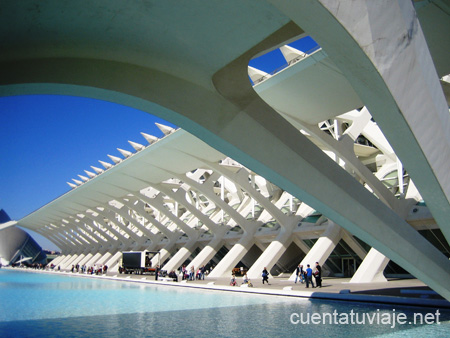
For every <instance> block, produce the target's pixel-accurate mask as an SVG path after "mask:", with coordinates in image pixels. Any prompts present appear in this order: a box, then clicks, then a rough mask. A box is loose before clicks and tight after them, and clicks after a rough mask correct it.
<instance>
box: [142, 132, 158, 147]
mask: <svg viewBox="0 0 450 338" xmlns="http://www.w3.org/2000/svg"><path fill="white" fill-rule="evenodd" d="M141 135H142V136H144V138H145V139H146V140H147V142H148V143H150V144H152V143H155V142H156V141H158V140H159V138H158V137H156V136H153V135H149V134H146V133H141Z"/></svg>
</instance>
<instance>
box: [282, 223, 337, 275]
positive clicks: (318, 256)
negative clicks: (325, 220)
mask: <svg viewBox="0 0 450 338" xmlns="http://www.w3.org/2000/svg"><path fill="white" fill-rule="evenodd" d="M329 222H330V225H329V226H328V229H327V230H326V231H325V232H324V233H323V234H322V236H320V237H319V239H318V240H317V242H316V243H315V244H314V245H313V247H312V248H311V250H309V252H308V253H307V254H306V256H305V258H303V259H302V261H301V262H300V264H302V265H303V267H304V268H306V265H307V264H309V265H311V267H312V266H314V263H315V262H319V264H320V265H323V264H324V263H325V261H326V260H327V258H328V256H330V254H331V252H332V251H333V250H334V248H335V247H336V245H337V244H338V243H339V240H340V239H341V227H340V226H339V225H337V224H335V223H334V222H331V221H329ZM289 280H290V281H294V280H295V272H294V273H293V274H292V275H291V277H289Z"/></svg>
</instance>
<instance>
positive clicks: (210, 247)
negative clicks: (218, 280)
mask: <svg viewBox="0 0 450 338" xmlns="http://www.w3.org/2000/svg"><path fill="white" fill-rule="evenodd" d="M225 231H226V229H225V228H224V229H222V231H220V232H219V231H218V232H217V234H216V235H215V236H214V238H213V239H212V240H211V241H210V242H209V243H208V244H207V245H206V246H205V247H204V248H203V249H202V251H200V252H199V254H198V255H197V256H196V257H195V258H194V259H193V260H192V262H190V263H189V265H188V266H187V269H188V270H189V269H190V268H191V266H194V268H196V269H197V268H198V267H200V266H202V265H205V264H207V263H208V262H209V261H210V260H211V258H213V257H214V255H215V254H216V253H217V251H219V250H220V248H221V247H222V243H223V236H224V234H225Z"/></svg>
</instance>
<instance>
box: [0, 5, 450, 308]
mask: <svg viewBox="0 0 450 338" xmlns="http://www.w3.org/2000/svg"><path fill="white" fill-rule="evenodd" d="M74 13H76V15H75V14H74ZM449 13H450V4H449V1H446V0H431V1H410V0H397V1H370V0H366V1H352V2H348V1H339V0H338V1H336V0H333V1H331V0H311V1H288V0H268V1H259V0H258V1H256V0H255V1H251V0H249V1H226V2H222V1H213V2H211V1H195V2H181V3H180V2H178V1H164V2H159V1H142V2H139V3H136V4H132V5H131V4H130V3H129V2H127V1H121V0H115V1H110V2H108V4H107V6H104V5H101V4H99V3H88V4H80V3H77V2H66V1H56V0H55V1H47V2H45V3H41V2H40V1H36V0H25V1H21V2H16V1H6V2H4V4H2V12H1V14H0V16H1V19H2V20H1V23H0V27H1V28H0V34H1V38H2V41H3V42H2V51H1V52H0V69H1V73H2V77H1V78H0V95H17V94H48V93H51V94H67V95H78V96H87V97H93V98H97V99H103V100H108V101H113V102H117V103H121V104H124V105H128V106H132V107H135V108H138V109H141V110H143V111H147V112H149V113H152V114H154V115H157V116H160V117H162V118H164V119H166V120H169V121H171V122H173V123H174V124H176V125H178V126H180V127H181V128H182V129H183V130H178V131H173V130H170V129H168V128H163V127H162V128H163V129H165V133H166V134H167V136H166V137H164V138H163V139H161V140H155V138H153V137H152V136H150V135H147V134H144V135H143V136H144V137H145V138H146V139H147V141H148V142H149V143H151V145H150V146H148V147H145V146H143V145H141V144H139V143H134V142H133V143H132V146H133V147H134V148H135V149H136V153H134V154H132V153H130V152H127V151H123V150H119V151H120V153H121V156H120V157H119V156H113V155H111V156H110V158H111V162H112V163H106V162H103V163H102V165H103V166H104V168H102V169H100V168H98V167H93V168H92V170H93V171H91V170H89V171H87V172H86V175H84V174H83V175H80V176H79V177H80V180H78V179H77V180H75V181H74V184H73V185H74V187H73V188H74V189H73V190H72V191H71V192H69V193H67V194H65V195H63V196H61V197H60V198H58V199H57V200H55V201H53V202H51V203H50V204H48V205H46V206H44V207H42V208H41V209H39V210H37V211H36V212H34V213H32V214H31V215H29V216H27V217H25V218H23V219H22V220H19V221H18V223H19V224H20V225H21V226H24V227H27V228H30V229H33V230H34V231H37V232H39V233H41V234H42V235H44V236H46V237H47V238H49V239H50V240H52V241H54V242H55V243H57V244H58V245H59V246H60V247H61V249H62V250H63V255H62V256H61V257H60V258H59V259H58V260H57V261H55V262H54V263H55V264H58V265H60V266H62V267H66V266H68V265H70V264H74V263H75V262H77V263H79V264H94V263H97V264H108V265H110V266H113V265H114V264H117V261H118V259H119V257H120V252H121V251H122V250H130V249H133V250H141V249H146V248H147V249H151V250H160V252H161V257H162V260H163V261H165V266H164V268H165V269H167V270H171V269H176V268H178V267H179V266H180V264H183V263H184V262H187V263H188V264H192V265H194V266H200V265H203V264H212V263H211V262H214V265H215V267H214V269H213V271H212V275H213V276H222V275H224V274H229V272H230V270H231V269H232V268H234V267H236V266H239V265H240V264H241V265H245V266H246V267H248V268H249V275H250V277H251V276H253V275H255V276H256V275H258V276H259V273H260V271H261V270H262V268H263V267H265V266H267V267H268V268H271V269H273V270H272V271H273V272H275V271H277V272H281V271H285V270H289V269H290V268H291V266H294V265H296V264H298V263H299V262H300V261H304V262H310V263H312V262H315V261H319V262H320V263H322V264H325V266H326V267H327V269H328V270H329V271H330V273H333V272H334V273H341V274H344V273H353V271H354V270H356V272H355V273H354V275H353V278H352V280H353V281H357V282H364V281H377V280H383V278H384V277H383V271H384V270H385V268H386V266H387V264H388V262H389V260H392V261H394V262H395V263H396V264H397V265H398V266H400V267H401V268H402V269H405V270H406V271H408V272H409V273H410V274H412V275H414V276H415V277H417V278H419V279H421V280H422V281H423V282H425V283H426V284H428V285H429V286H430V287H432V288H433V289H434V290H436V291H437V292H439V293H440V294H441V295H442V296H444V297H445V298H447V299H449V300H450V288H449V285H448V282H447V280H448V277H449V276H450V262H449V260H448V256H449V244H448V242H449V239H450V222H449V215H450V202H449V201H450V175H449V172H448V167H449V164H450V163H449V161H450V156H449V155H450V139H449V135H450V118H449V109H448V107H449V104H448V92H449V84H448V82H446V81H445V79H446V76H447V75H448V74H449V73H450V69H449V68H450V63H449V60H450V59H449V58H448V54H449V53H448V51H449V41H448V40H449V38H448V31H449V28H450V17H449ZM93 18H95V20H93ZM304 36H311V37H312V38H313V39H314V40H315V41H317V42H318V44H319V46H320V48H319V49H317V50H315V51H313V52H312V53H309V52H307V51H298V50H296V49H295V48H292V46H290V45H289V44H290V43H291V42H292V41H295V40H297V39H300V38H302V37H304ZM278 48H279V49H280V50H281V52H282V53H283V55H284V57H285V58H286V61H287V63H288V64H289V66H287V67H285V68H284V69H283V70H282V71H280V72H277V73H276V74H265V73H264V72H261V71H260V70H258V69H255V68H249V62H250V61H251V60H252V59H253V58H256V57H258V56H261V55H262V54H264V53H266V52H268V51H272V50H275V49H278ZM446 95H447V96H446ZM130 118H132V116H130ZM192 135H194V136H192ZM422 235H424V236H422ZM330 254H331V255H332V256H333V255H334V256H333V257H331V258H330ZM346 255H348V256H347V257H344V256H346ZM302 257H303V258H302ZM344 258H345V259H344ZM347 258H348V259H347ZM333 259H335V261H333ZM351 259H353V260H351ZM338 260H339V261H338ZM395 269H397V270H398V267H394V270H395ZM430 271H432V272H433V273H430Z"/></svg>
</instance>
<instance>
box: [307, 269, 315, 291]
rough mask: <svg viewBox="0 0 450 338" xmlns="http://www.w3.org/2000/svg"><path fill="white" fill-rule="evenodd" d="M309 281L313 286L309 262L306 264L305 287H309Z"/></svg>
mask: <svg viewBox="0 0 450 338" xmlns="http://www.w3.org/2000/svg"><path fill="white" fill-rule="evenodd" d="M309 283H311V286H312V287H313V288H314V282H313V280H312V269H311V267H310V266H309V264H308V265H307V266H306V287H307V288H309Z"/></svg>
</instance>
